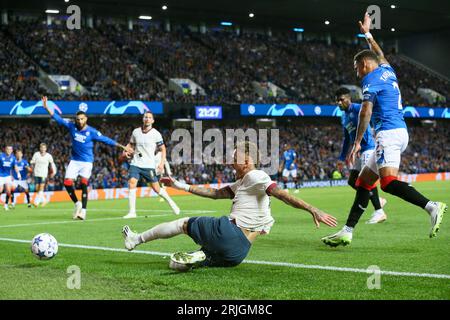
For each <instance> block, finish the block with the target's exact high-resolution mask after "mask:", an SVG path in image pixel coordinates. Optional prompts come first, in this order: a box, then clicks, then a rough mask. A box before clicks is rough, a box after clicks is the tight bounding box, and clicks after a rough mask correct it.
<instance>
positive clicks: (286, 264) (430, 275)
mask: <svg viewBox="0 0 450 320" xmlns="http://www.w3.org/2000/svg"><path fill="white" fill-rule="evenodd" d="M0 241H8V242H18V243H28V244H30V243H31V240H20V239H10V238H0ZM58 246H59V247H66V248H77V249H88V250H102V251H113V252H124V253H135V254H148V255H154V256H169V255H170V253H167V252H158V251H144V250H133V251H128V250H126V249H118V248H108V247H97V246H86V245H81V244H65V243H59V244H58ZM244 263H248V264H259V265H268V266H275V267H289V268H299V269H318V270H328V271H342V272H354V273H371V272H368V271H367V270H366V269H359V268H345V267H333V266H320V265H308V264H301V263H289V262H273V261H258V260H244ZM380 273H381V274H383V275H389V276H400V277H417V278H437V279H450V275H448V274H435V273H415V272H399V271H381V272H380Z"/></svg>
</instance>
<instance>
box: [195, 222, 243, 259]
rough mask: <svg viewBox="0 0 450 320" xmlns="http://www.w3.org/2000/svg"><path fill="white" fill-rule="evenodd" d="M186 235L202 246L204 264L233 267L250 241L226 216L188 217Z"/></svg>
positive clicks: (241, 257)
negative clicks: (204, 257)
mask: <svg viewBox="0 0 450 320" xmlns="http://www.w3.org/2000/svg"><path fill="white" fill-rule="evenodd" d="M187 231H188V235H189V236H190V237H191V238H192V239H193V240H194V241H195V243H197V244H198V245H200V246H202V249H201V250H202V251H203V252H204V253H205V255H206V261H205V266H210V267H234V266H237V265H238V264H240V263H241V262H242V261H243V260H244V259H245V257H246V256H247V254H248V252H249V251H250V247H251V243H250V241H249V240H248V239H247V237H246V236H245V234H244V233H243V232H242V230H241V229H240V228H239V227H238V226H236V225H235V224H234V223H232V222H230V219H229V218H228V217H226V216H223V217H220V218H214V217H194V218H190V219H189V221H188V226H187Z"/></svg>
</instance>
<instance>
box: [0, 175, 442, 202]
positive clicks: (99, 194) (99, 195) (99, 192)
mask: <svg viewBox="0 0 450 320" xmlns="http://www.w3.org/2000/svg"><path fill="white" fill-rule="evenodd" d="M399 180H401V181H405V182H408V183H414V182H424V181H448V180H450V172H440V173H421V174H406V175H400V176H399ZM226 185H229V183H222V184H205V185H201V186H205V187H212V188H221V187H224V186H226ZM345 185H347V182H346V180H321V181H303V182H302V183H301V187H302V188H322V187H335V186H345ZM167 192H168V193H169V195H171V196H181V195H187V194H189V193H188V192H185V191H181V190H177V189H174V188H170V187H169V188H167ZM30 195H31V199H32V201H33V199H34V196H35V194H34V193H30ZM15 196H16V203H17V204H21V203H26V198H25V194H24V193H20V194H19V193H16V194H15ZM45 196H46V199H47V200H48V201H50V202H64V201H70V198H69V195H68V194H67V192H66V191H65V190H63V191H46V192H45ZM77 196H78V198H79V199H81V190H77ZM156 196H157V195H156V193H155V192H154V191H153V190H152V188H150V187H140V188H137V192H136V197H138V198H144V197H156ZM88 198H89V200H113V199H127V198H128V188H114V189H91V190H89V194H88ZM0 199H1V202H2V203H3V202H4V201H5V194H2V195H1V198H0Z"/></svg>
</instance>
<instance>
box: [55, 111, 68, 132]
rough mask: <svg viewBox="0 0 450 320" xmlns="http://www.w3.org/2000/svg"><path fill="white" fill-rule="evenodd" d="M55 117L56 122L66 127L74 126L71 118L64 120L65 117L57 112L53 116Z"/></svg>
mask: <svg viewBox="0 0 450 320" xmlns="http://www.w3.org/2000/svg"><path fill="white" fill-rule="evenodd" d="M52 118H53V119H55V121H56V123H57V124H59V125H61V126H64V127H66V128H67V129H70V128H71V127H72V125H73V124H72V122H70V121H69V120H64V119H63V118H61V117H60V115H59V114H57V113H56V112H54V113H53V116H52Z"/></svg>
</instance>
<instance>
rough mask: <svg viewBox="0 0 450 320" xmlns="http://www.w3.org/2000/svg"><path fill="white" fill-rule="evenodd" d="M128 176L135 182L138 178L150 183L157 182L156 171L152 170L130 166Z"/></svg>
mask: <svg viewBox="0 0 450 320" xmlns="http://www.w3.org/2000/svg"><path fill="white" fill-rule="evenodd" d="M129 176H130V178H135V179H137V180H139V179H140V178H144V179H145V180H146V181H148V182H151V183H154V182H158V178H157V176H156V171H155V169H152V168H139V167H136V166H133V165H131V166H130V170H129Z"/></svg>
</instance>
